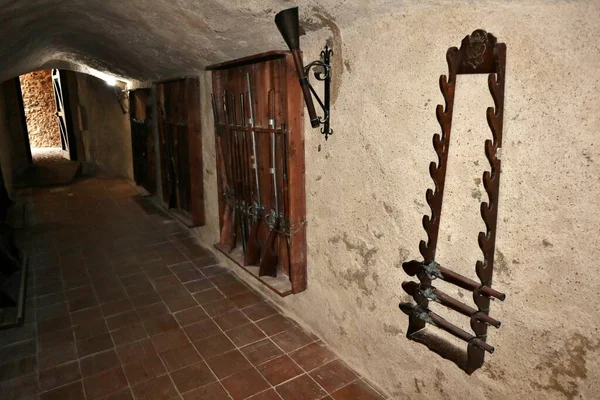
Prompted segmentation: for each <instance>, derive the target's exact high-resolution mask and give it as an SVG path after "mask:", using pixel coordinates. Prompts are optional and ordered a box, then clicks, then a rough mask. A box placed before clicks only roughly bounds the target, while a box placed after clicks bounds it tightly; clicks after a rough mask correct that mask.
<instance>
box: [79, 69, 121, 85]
mask: <svg viewBox="0 0 600 400" xmlns="http://www.w3.org/2000/svg"><path fill="white" fill-rule="evenodd" d="M87 73H88V74H90V75H93V76H95V77H96V78H100V79H102V80H103V81H104V82H106V84H107V85H109V86H117V87H119V88H124V87H126V86H127V85H128V84H129V81H127V80H125V79H117V78H116V77H115V76H113V75H109V74H107V73H104V72H101V71H98V70H95V69H91V68H90V69H89V70H88V71H87Z"/></svg>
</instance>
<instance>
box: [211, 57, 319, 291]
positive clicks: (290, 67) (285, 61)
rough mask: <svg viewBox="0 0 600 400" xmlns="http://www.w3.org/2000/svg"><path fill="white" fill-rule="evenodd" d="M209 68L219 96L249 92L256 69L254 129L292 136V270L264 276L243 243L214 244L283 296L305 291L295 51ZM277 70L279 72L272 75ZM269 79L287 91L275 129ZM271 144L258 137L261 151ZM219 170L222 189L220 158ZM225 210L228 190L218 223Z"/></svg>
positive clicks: (301, 143) (264, 182)
mask: <svg viewBox="0 0 600 400" xmlns="http://www.w3.org/2000/svg"><path fill="white" fill-rule="evenodd" d="M207 70H210V71H212V83H213V93H214V94H215V97H216V98H217V99H220V98H221V95H222V93H223V91H224V90H225V89H226V88H229V89H230V92H235V94H236V95H237V96H239V93H245V92H246V87H247V85H246V83H245V74H246V71H249V72H250V73H251V75H252V81H253V87H254V89H253V90H254V91H255V93H253V97H254V99H253V100H254V104H255V123H256V128H255V129H254V131H255V132H257V133H263V134H264V133H270V132H275V133H276V135H284V138H287V146H288V151H287V165H288V185H287V209H286V210H285V214H286V216H287V219H288V220H289V271H288V270H286V269H287V268H288V267H286V266H283V265H281V266H280V267H279V270H278V274H277V277H275V278H273V277H270V276H260V277H259V267H258V266H255V265H244V260H243V259H244V254H243V252H242V249H241V248H240V246H238V247H236V248H235V249H234V250H233V251H232V252H229V251H228V250H227V249H225V247H224V245H223V243H217V244H216V245H215V247H216V248H217V249H219V250H220V251H221V252H223V253H224V254H225V255H227V256H228V257H229V258H231V259H232V260H233V261H235V262H236V263H237V264H238V265H239V266H240V267H242V268H243V269H245V270H246V271H247V272H249V273H250V274H251V275H252V276H254V277H255V278H256V279H258V280H259V281H260V282H261V283H263V284H265V285H266V286H267V287H269V288H270V289H271V290H273V291H274V292H275V293H277V294H279V295H280V296H287V295H290V294H296V293H300V292H302V291H304V290H306V287H307V274H306V189H305V152H304V130H303V116H304V102H303V97H302V90H301V87H300V83H299V81H298V75H297V72H296V69H295V64H294V60H293V57H292V53H291V52H289V51H270V52H267V53H262V54H257V55H254V56H250V57H244V58H241V59H237V60H233V61H228V62H225V63H220V64H215V65H212V66H209V67H207ZM272 75H276V76H277V78H272ZM265 79H269V80H271V81H272V82H274V83H272V85H275V86H274V88H276V89H277V90H278V91H279V92H280V93H282V95H281V96H280V97H281V99H280V100H281V103H278V104H279V105H278V107H277V108H278V111H277V119H278V121H279V122H278V124H277V125H278V126H276V129H275V130H272V129H269V128H268V121H267V117H266V116H267V113H268V111H267V99H266V90H267V89H265V87H264V86H265V83H264V82H265ZM231 80H233V82H231ZM240 80H243V82H240ZM277 85H279V87H277ZM218 112H219V113H220V118H219V119H220V121H225V118H224V115H223V114H222V109H221V108H220V107H219V110H218ZM281 122H283V123H284V124H285V132H282V131H281V129H280V123H281ZM235 129H236V130H238V131H240V130H242V131H244V130H245V131H250V130H251V129H250V127H246V128H242V127H239V126H236V127H235ZM215 135H216V132H215ZM215 138H216V136H215ZM259 142H260V141H259ZM266 146H267V148H266V149H265V142H262V143H259V145H258V147H259V150H258V151H259V154H269V150H268V145H266ZM262 158H264V157H262ZM259 169H261V170H263V172H262V174H261V186H262V187H263V188H264V189H261V191H262V192H263V193H266V191H267V190H268V189H267V188H268V187H269V185H270V183H269V179H270V178H269V175H268V173H267V172H266V171H265V170H267V169H268V168H266V167H264V166H263V167H260V168H259ZM217 176H218V181H217V186H218V192H219V194H222V193H223V192H224V189H223V184H222V182H221V173H220V166H219V164H217ZM280 196H281V194H280ZM261 197H263V196H261ZM265 200H266V201H265V203H264V204H265V205H266V206H267V207H268V206H270V199H269V198H266V199H265ZM224 210H225V199H224V196H222V195H219V224H220V225H219V226H220V227H221V228H222V227H223V214H224ZM267 229H268V228H267ZM266 234H268V231H266V232H262V235H263V237H264V235H266Z"/></svg>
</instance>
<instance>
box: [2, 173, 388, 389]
mask: <svg viewBox="0 0 600 400" xmlns="http://www.w3.org/2000/svg"><path fill="white" fill-rule="evenodd" d="M22 196H24V197H26V198H27V199H28V202H29V204H30V207H29V226H28V227H27V228H26V229H25V230H23V231H20V232H18V240H19V242H20V243H21V246H22V248H24V249H26V250H27V251H28V254H29V257H30V263H29V265H30V275H29V281H28V300H27V308H26V310H27V311H26V324H25V325H24V326H23V327H19V328H15V329H11V330H7V331H2V332H0V364H1V365H0V398H2V399H25V398H27V399H61V400H63V399H90V400H92V399H113V400H116V399H132V398H135V399H171V398H179V399H181V398H183V399H207V400H208V399H234V400H236V399H246V398H252V399H255V400H258V399H286V400H287V399H299V400H312V399H321V398H326V399H336V400H342V399H353V400H367V399H382V398H383V397H381V396H380V395H379V394H377V392H376V391H375V390H374V389H373V387H371V386H370V385H369V384H368V383H367V382H366V381H365V380H363V379H361V377H360V376H359V375H358V374H356V373H355V372H353V371H352V370H351V369H350V368H348V366H346V365H345V364H344V363H343V362H341V361H340V360H338V359H337V357H336V356H335V355H334V354H333V353H332V352H331V351H329V350H328V349H327V347H326V346H325V345H324V344H323V343H322V342H320V341H319V339H318V338H317V337H315V336H314V335H312V334H310V333H307V332H305V331H303V330H302V329H301V328H300V327H299V326H298V325H297V324H296V323H295V322H294V321H292V320H290V319H288V318H286V317H284V316H283V315H281V314H280V313H279V312H278V311H277V310H276V309H275V308H274V307H273V305H272V304H269V302H268V301H266V300H265V299H263V298H262V297H261V296H260V295H258V294H257V293H254V292H253V291H252V290H251V289H250V288H249V287H247V286H246V285H245V284H243V283H242V282H240V281H239V280H238V279H237V278H236V277H235V276H234V275H232V274H230V273H228V270H227V269H225V268H215V266H218V261H217V259H215V258H214V257H213V256H212V255H211V253H210V252H209V251H207V250H206V249H205V248H203V247H201V246H200V245H199V244H198V243H197V241H196V240H195V239H194V238H192V237H191V235H190V233H189V231H188V230H187V229H186V228H183V227H182V226H181V225H180V224H179V223H177V222H175V221H174V220H173V219H172V218H170V217H169V216H168V215H166V214H164V213H162V212H161V211H159V210H158V209H156V208H155V207H153V206H152V205H151V204H150V203H149V202H148V201H147V200H145V199H144V198H141V197H139V196H137V193H136V191H135V189H134V188H133V187H132V186H131V185H130V184H129V183H127V182H126V181H121V180H108V179H87V180H81V181H78V182H76V183H74V184H73V185H71V186H68V187H61V188H54V189H48V188H46V189H35V190H29V191H26V192H25V193H22Z"/></svg>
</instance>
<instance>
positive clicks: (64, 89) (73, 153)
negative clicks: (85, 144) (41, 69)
mask: <svg viewBox="0 0 600 400" xmlns="http://www.w3.org/2000/svg"><path fill="white" fill-rule="evenodd" d="M54 71H56V72H57V80H58V83H59V85H60V93H61V95H62V99H61V101H62V111H63V114H64V117H63V118H64V121H65V129H66V130H67V135H66V136H67V142H68V144H67V147H68V155H69V160H71V161H77V139H76V137H75V132H74V130H73V114H72V112H71V102H70V101H69V100H70V97H69V85H68V83H67V82H68V81H67V75H66V73H65V71H64V70H60V69H53V70H52V73H51V75H52V91H53V92H54V100H55V102H56V96H57V95H56V89H55V87H54V80H55V79H54V76H55V75H54ZM56 117H57V118H59V117H58V111H57V116H56ZM59 124H60V122H59ZM58 129H59V135H60V126H59V128H58ZM61 140H63V139H62V135H61Z"/></svg>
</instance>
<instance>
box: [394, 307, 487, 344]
mask: <svg viewBox="0 0 600 400" xmlns="http://www.w3.org/2000/svg"><path fill="white" fill-rule="evenodd" d="M400 309H401V310H402V312H404V313H405V314H407V315H409V316H412V317H415V318H419V319H420V320H422V321H425V322H427V323H429V324H431V325H433V326H436V327H438V328H440V329H442V330H444V331H446V332H448V333H450V334H451V335H453V336H456V337H457V338H459V339H462V340H464V341H465V342H467V343H470V344H472V345H474V346H477V347H479V348H480V349H483V350H485V351H487V352H488V353H490V354H491V353H493V352H494V350H495V349H494V346H491V345H489V344H487V343H486V342H484V341H483V340H481V339H479V338H478V337H476V336H473V335H471V334H470V333H469V332H467V331H465V330H463V329H461V328H459V327H458V326H456V325H454V324H453V323H451V322H448V321H447V320H445V319H444V318H442V317H440V316H439V315H437V314H436V313H434V312H433V311H430V310H428V309H426V308H421V307H419V306H418V305H414V304H411V303H400Z"/></svg>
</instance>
